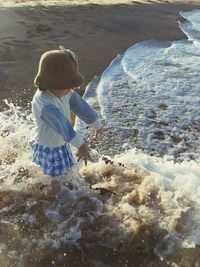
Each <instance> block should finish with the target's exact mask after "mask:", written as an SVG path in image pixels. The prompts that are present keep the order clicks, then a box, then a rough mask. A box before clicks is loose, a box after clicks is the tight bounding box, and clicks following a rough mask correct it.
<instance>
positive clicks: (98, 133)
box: [96, 127, 105, 138]
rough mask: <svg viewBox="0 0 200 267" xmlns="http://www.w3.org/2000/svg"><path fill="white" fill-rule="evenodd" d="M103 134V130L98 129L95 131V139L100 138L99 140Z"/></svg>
mask: <svg viewBox="0 0 200 267" xmlns="http://www.w3.org/2000/svg"><path fill="white" fill-rule="evenodd" d="M104 132H105V130H104V128H103V127H101V128H100V129H98V130H96V137H100V138H101V137H103V135H104Z"/></svg>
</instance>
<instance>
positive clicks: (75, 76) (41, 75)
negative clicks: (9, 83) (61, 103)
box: [34, 46, 84, 90]
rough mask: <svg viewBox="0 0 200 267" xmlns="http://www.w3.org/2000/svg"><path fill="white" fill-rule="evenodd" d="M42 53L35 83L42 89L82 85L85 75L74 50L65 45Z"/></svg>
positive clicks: (61, 88) (60, 88)
mask: <svg viewBox="0 0 200 267" xmlns="http://www.w3.org/2000/svg"><path fill="white" fill-rule="evenodd" d="M59 48H60V49H58V50H50V51H47V52H45V53H44V54H42V56H41V58H40V62H39V68H38V73H37V75H36V77H35V79H34V84H35V85H36V86H37V87H38V88H39V89H40V90H64V89H70V88H74V87H77V86H80V85H81V84H82V83H83V81H84V77H83V75H82V74H81V73H80V72H79V70H78V60H77V57H76V55H75V53H74V52H72V51H71V50H69V49H65V48H64V47H63V46H60V47H59Z"/></svg>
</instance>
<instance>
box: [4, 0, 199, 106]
mask: <svg viewBox="0 0 200 267" xmlns="http://www.w3.org/2000/svg"><path fill="white" fill-rule="evenodd" d="M199 8H200V2H199V0H194V1H180V0H179V1H174V0H168V1H167V0H163V1H159V0H152V1H141V0H139V1H128V0H127V1H125V0H121V1H120V0H105V1H100V0H95V1H90V0H88V1H80V0H79V1H78V0H77V1H73V0H72V1H58V0H57V1H56V0H54V1H52V0H49V1H47V0H40V1H39V0H38V1H23V0H5V1H4V2H3V3H1V4H0V40H1V42H0V105H1V107H2V106H4V104H3V101H2V100H3V99H5V98H7V99H11V100H12V101H13V102H14V103H15V102H17V103H19V104H20V105H26V104H27V100H30V98H31V96H32V95H33V93H34V87H33V77H34V76H35V74H36V72H37V64H38V61H39V58H40V55H41V54H42V53H43V52H44V51H46V50H49V49H56V48H58V46H59V45H61V44H62V45H64V46H65V47H66V48H70V49H71V50H73V51H74V52H75V53H76V54H77V56H78V58H79V67H80V70H81V72H82V73H83V74H84V76H85V77H86V84H87V83H88V82H89V81H90V80H91V79H92V78H93V77H94V76H95V75H99V74H100V73H101V72H102V71H103V70H104V69H105V68H106V66H107V65H108V64H109V63H110V61H111V60H112V59H113V58H114V57H116V55H117V54H118V53H123V52H124V51H125V50H126V49H127V48H128V47H130V46H131V45H133V44H135V43H137V42H140V41H143V40H148V39H158V40H178V39H183V38H185V35H184V34H183V33H182V32H181V31H180V30H179V26H178V20H179V13H180V11H185V10H192V9H199Z"/></svg>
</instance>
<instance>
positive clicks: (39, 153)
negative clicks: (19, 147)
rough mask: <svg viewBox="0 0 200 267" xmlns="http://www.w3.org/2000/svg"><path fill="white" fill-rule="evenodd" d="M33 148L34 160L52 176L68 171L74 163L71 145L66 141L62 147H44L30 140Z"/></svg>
mask: <svg viewBox="0 0 200 267" xmlns="http://www.w3.org/2000/svg"><path fill="white" fill-rule="evenodd" d="M29 145H30V146H31V148H32V157H33V162H35V163H36V164H37V165H39V166H40V167H41V169H42V171H43V172H44V173H45V174H47V175H50V176H58V175H61V174H63V173H64V172H65V171H67V170H68V169H69V168H70V167H72V166H73V164H74V159H73V155H72V152H71V148H70V145H69V144H68V143H65V144H64V145H62V146H60V147H44V146H42V145H39V144H37V143H36V141H35V140H31V141H29Z"/></svg>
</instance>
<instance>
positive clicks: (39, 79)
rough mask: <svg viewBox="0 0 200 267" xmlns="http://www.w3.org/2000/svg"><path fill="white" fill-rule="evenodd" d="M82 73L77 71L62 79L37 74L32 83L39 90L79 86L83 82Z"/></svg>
mask: <svg viewBox="0 0 200 267" xmlns="http://www.w3.org/2000/svg"><path fill="white" fill-rule="evenodd" d="M84 80H85V79H84V77H83V75H82V74H81V73H80V72H79V71H77V72H76V73H75V75H73V77H70V79H69V78H67V77H64V78H63V79H58V80H55V79H52V78H51V77H44V75H42V76H41V75H37V76H36V77H35V79H34V84H35V85H36V86H37V87H39V88H40V89H41V90H64V89H72V88H74V87H77V86H80V85H81V84H83V82H84Z"/></svg>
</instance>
